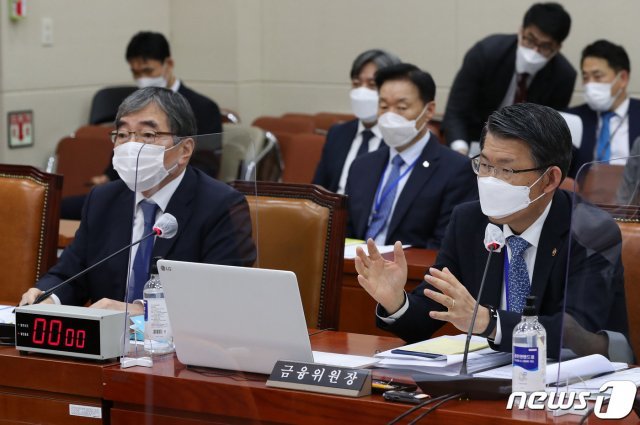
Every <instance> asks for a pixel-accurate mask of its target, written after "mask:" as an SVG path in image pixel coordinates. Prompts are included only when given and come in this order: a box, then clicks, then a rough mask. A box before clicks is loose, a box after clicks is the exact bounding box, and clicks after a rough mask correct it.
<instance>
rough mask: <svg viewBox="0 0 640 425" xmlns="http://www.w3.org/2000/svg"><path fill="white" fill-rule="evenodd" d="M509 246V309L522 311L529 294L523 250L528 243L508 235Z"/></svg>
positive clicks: (527, 274) (517, 311) (529, 286)
mask: <svg viewBox="0 0 640 425" xmlns="http://www.w3.org/2000/svg"><path fill="white" fill-rule="evenodd" d="M507 243H508V244H509V248H511V259H510V260H509V281H508V282H507V285H508V288H509V293H508V294H507V296H508V297H509V298H508V300H509V310H510V311H515V312H516V313H522V309H523V308H524V304H525V300H526V298H527V296H528V295H529V290H530V289H531V283H530V282H529V272H528V271H527V263H525V261H524V256H523V254H524V251H525V250H526V249H527V248H529V246H530V244H529V242H527V241H526V240H524V239H522V238H521V237H519V236H509V237H508V238H507Z"/></svg>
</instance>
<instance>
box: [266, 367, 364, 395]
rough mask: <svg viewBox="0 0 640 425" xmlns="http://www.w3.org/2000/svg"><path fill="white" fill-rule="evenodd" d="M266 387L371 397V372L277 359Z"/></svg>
mask: <svg viewBox="0 0 640 425" xmlns="http://www.w3.org/2000/svg"><path fill="white" fill-rule="evenodd" d="M267 387H275V388H288V389H292V390H302V391H311V392H316V393H324V394H335V395H344V396H347V397H362V396H365V395H370V394H371V371H370V370H367V369H348V368H344V367H336V366H326V365H321V364H315V363H301V362H289V361H283V360H279V361H278V362H276V364H275V366H274V367H273V370H272V371H271V375H270V376H269V379H268V380H267Z"/></svg>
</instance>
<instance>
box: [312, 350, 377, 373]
mask: <svg viewBox="0 0 640 425" xmlns="http://www.w3.org/2000/svg"><path fill="white" fill-rule="evenodd" d="M313 361H314V363H318V364H324V365H328V366H337V367H346V368H351V369H359V368H363V367H367V366H371V365H373V364H376V363H378V362H379V361H380V360H379V359H376V358H374V357H366V356H353V355H351V354H337V353H326V352H323V351H314V352H313Z"/></svg>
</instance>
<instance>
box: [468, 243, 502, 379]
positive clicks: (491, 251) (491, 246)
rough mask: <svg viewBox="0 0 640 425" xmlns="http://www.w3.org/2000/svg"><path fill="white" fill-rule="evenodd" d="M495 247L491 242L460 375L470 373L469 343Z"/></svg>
mask: <svg viewBox="0 0 640 425" xmlns="http://www.w3.org/2000/svg"><path fill="white" fill-rule="evenodd" d="M495 249H496V245H495V244H491V245H490V246H489V257H488V258H487V263H486V264H485V266H484V273H482V280H481V281H480V289H478V299H477V300H476V305H475V306H474V307H473V315H472V316H471V325H469V330H468V331H467V340H466V342H465V343H464V357H463V358H462V366H461V367H460V375H467V374H468V372H467V359H468V357H469V344H470V343H471V335H473V328H474V327H475V325H476V318H477V317H478V308H479V307H480V297H481V296H482V290H483V289H484V282H485V280H486V277H487V270H489V263H490V262H491V257H492V254H493V251H494V250H495Z"/></svg>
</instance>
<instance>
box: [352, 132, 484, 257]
mask: <svg viewBox="0 0 640 425" xmlns="http://www.w3.org/2000/svg"><path fill="white" fill-rule="evenodd" d="M388 161H389V148H388V147H387V145H384V147H383V148H381V149H378V150H377V151H375V152H369V153H368V154H365V155H362V156H360V157H358V158H356V159H355V160H354V161H353V164H352V165H351V168H350V169H349V178H348V179H347V187H346V194H347V195H348V196H349V217H348V225H347V226H348V227H347V235H348V236H349V237H353V238H357V239H364V237H365V235H366V232H367V227H368V224H369V216H370V214H371V209H372V206H373V202H374V198H375V193H376V189H377V187H378V183H379V182H380V179H381V178H382V176H383V174H384V171H385V169H386V167H387V163H388ZM424 161H427V162H428V163H429V166H428V167H424V166H423V162H424ZM473 199H478V185H477V183H476V176H475V174H474V173H473V170H472V169H471V165H470V164H469V159H468V158H466V157H464V156H463V155H460V154H459V153H457V152H454V151H452V150H451V149H449V148H448V147H446V146H443V145H441V144H440V142H439V141H438V139H437V137H435V136H434V135H433V134H431V136H430V138H429V142H428V143H427V145H426V146H425V148H424V149H423V151H422V154H421V155H420V159H418V162H417V163H416V166H415V168H414V169H413V170H412V172H411V174H410V175H409V177H408V180H407V182H406V184H405V186H404V188H403V190H402V193H401V194H400V196H399V197H398V201H397V202H396V206H395V208H394V211H393V215H392V216H391V220H390V222H389V228H388V231H387V240H386V242H385V244H393V243H394V242H395V241H402V243H403V244H411V245H412V246H415V247H419V248H439V247H440V242H441V240H442V238H443V236H444V232H445V228H446V227H447V224H448V223H449V216H450V215H451V211H452V210H453V207H455V206H456V205H458V204H459V203H462V202H465V201H469V200H473Z"/></svg>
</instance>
